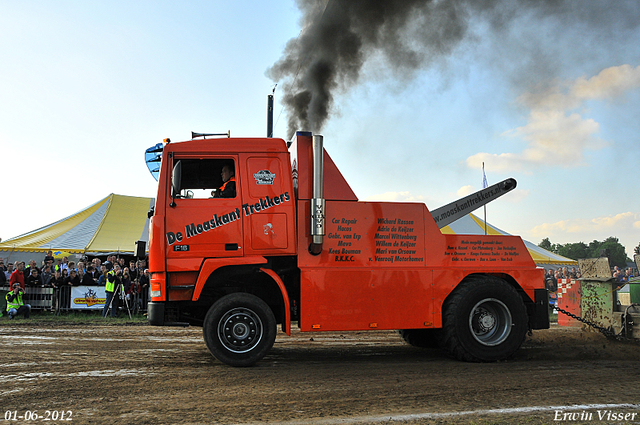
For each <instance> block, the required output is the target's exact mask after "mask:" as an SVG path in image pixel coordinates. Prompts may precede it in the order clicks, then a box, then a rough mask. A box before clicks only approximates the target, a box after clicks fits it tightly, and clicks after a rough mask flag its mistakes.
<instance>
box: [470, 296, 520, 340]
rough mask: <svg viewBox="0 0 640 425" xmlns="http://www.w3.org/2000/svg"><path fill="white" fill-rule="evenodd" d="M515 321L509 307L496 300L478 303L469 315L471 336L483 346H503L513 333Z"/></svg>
mask: <svg viewBox="0 0 640 425" xmlns="http://www.w3.org/2000/svg"><path fill="white" fill-rule="evenodd" d="M512 327H513V319H512V318H511V312H510V311H509V309H508V308H507V306H506V305H505V304H504V303H503V302H502V301H500V300H498V299H495V298H485V299H484V300H482V301H480V302H478V303H477V304H476V305H475V306H474V307H473V308H472V309H471V313H470V314H469V329H470V330H471V335H473V337H474V338H475V340H476V341H478V342H479V343H480V344H482V345H486V346H495V345H499V344H502V343H503V342H504V341H505V340H506V339H507V338H508V337H509V334H510V333H511V328H512Z"/></svg>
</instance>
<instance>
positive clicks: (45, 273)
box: [0, 251, 150, 299]
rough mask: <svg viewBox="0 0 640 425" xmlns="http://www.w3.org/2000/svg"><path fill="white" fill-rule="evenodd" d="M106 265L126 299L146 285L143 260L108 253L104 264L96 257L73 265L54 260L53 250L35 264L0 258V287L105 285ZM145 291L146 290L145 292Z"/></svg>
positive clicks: (58, 289) (134, 296)
mask: <svg viewBox="0 0 640 425" xmlns="http://www.w3.org/2000/svg"><path fill="white" fill-rule="evenodd" d="M107 264H109V265H110V268H113V269H114V270H115V272H116V273H117V274H118V276H119V278H120V279H119V280H120V281H121V283H122V291H123V294H124V295H125V296H126V297H127V298H132V299H133V298H136V299H139V298H140V296H141V294H142V293H143V292H145V291H146V290H147V289H148V287H149V283H150V282H149V280H150V278H149V270H148V269H146V268H145V261H144V260H138V261H135V260H130V261H129V263H128V265H127V263H126V261H125V259H124V258H122V257H117V256H115V255H110V256H108V257H107V259H106V261H105V262H104V263H103V262H102V261H101V260H100V258H98V257H95V258H93V259H91V260H90V261H89V260H88V259H86V260H85V259H83V260H82V261H78V263H77V264H76V263H75V262H73V261H69V260H68V258H67V257H63V258H59V259H57V260H56V259H55V258H54V257H53V255H52V251H49V252H48V253H47V255H46V256H45V257H44V260H43V261H42V264H41V265H40V267H38V265H37V263H36V261H35V260H30V261H29V263H28V265H27V264H26V263H25V262H24V261H15V262H13V263H9V262H7V263H6V264H5V261H4V260H3V259H2V258H0V287H2V286H9V287H11V288H13V286H14V284H15V283H18V284H19V285H20V288H21V289H22V290H23V291H24V290H25V289H26V288H38V287H39V288H53V289H54V290H55V292H58V291H60V290H63V289H64V288H68V287H72V286H105V285H106V281H105V274H106V269H107V267H106V265H107ZM145 293H146V292H145Z"/></svg>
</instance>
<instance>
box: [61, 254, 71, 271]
mask: <svg viewBox="0 0 640 425" xmlns="http://www.w3.org/2000/svg"><path fill="white" fill-rule="evenodd" d="M60 267H61V268H62V270H67V273H69V259H68V258H67V257H62V264H61V265H60Z"/></svg>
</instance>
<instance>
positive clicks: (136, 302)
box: [127, 279, 142, 311]
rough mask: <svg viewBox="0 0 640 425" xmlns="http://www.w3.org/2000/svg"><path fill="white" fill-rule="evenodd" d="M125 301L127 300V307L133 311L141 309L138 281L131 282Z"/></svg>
mask: <svg viewBox="0 0 640 425" xmlns="http://www.w3.org/2000/svg"><path fill="white" fill-rule="evenodd" d="M127 299H128V300H129V305H130V306H131V308H132V309H134V311H137V310H138V309H140V308H142V300H141V299H140V283H139V282H138V279H136V280H133V281H131V286H130V287H129V291H128V292H127Z"/></svg>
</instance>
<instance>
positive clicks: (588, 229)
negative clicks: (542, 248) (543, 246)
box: [528, 212, 640, 254]
mask: <svg viewBox="0 0 640 425" xmlns="http://www.w3.org/2000/svg"><path fill="white" fill-rule="evenodd" d="M528 235H529V237H532V238H537V239H540V240H541V239H543V238H547V237H548V238H549V239H550V240H551V241H552V242H558V243H568V242H580V241H582V242H585V243H589V242H591V241H593V240H604V239H606V238H608V237H609V236H615V237H617V238H618V239H619V240H620V243H622V244H623V245H625V247H626V249H627V253H628V254H629V253H632V252H633V248H634V247H635V246H637V245H638V242H639V241H640V212H623V213H620V214H616V215H609V216H601V217H596V218H593V219H581V218H576V219H568V220H561V221H557V222H555V223H543V224H540V225H538V226H535V227H534V228H532V229H531V230H530V231H529V232H528Z"/></svg>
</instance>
